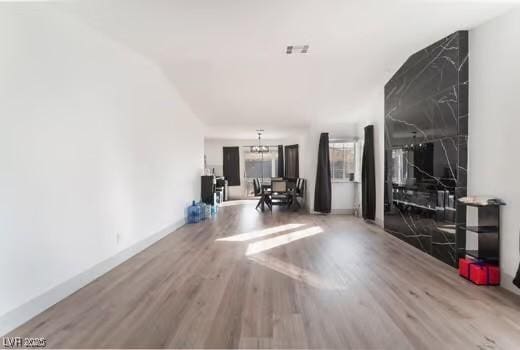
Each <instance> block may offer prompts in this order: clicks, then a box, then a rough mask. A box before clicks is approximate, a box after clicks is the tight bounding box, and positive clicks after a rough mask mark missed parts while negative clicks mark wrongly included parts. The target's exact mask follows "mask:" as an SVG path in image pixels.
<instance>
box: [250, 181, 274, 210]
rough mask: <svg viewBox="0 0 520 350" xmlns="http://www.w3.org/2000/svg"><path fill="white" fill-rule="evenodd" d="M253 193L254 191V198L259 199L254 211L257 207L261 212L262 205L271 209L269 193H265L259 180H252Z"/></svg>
mask: <svg viewBox="0 0 520 350" xmlns="http://www.w3.org/2000/svg"><path fill="white" fill-rule="evenodd" d="M253 191H254V194H255V197H260V199H259V200H258V203H257V204H256V208H255V209H258V207H260V206H261V207H262V211H263V210H264V205H266V204H267V206H268V207H269V209H271V206H272V204H271V198H270V197H269V191H266V189H265V188H264V187H263V186H262V184H261V183H260V179H258V178H254V179H253Z"/></svg>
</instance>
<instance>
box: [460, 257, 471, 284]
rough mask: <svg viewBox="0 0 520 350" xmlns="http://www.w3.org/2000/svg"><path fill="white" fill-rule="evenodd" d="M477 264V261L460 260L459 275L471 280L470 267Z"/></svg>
mask: <svg viewBox="0 0 520 350" xmlns="http://www.w3.org/2000/svg"><path fill="white" fill-rule="evenodd" d="M471 264H475V261H473V260H470V259H464V258H460V259H459V275H461V276H462V277H464V278H466V279H468V280H469V267H470V266H471Z"/></svg>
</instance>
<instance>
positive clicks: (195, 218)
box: [188, 201, 200, 224]
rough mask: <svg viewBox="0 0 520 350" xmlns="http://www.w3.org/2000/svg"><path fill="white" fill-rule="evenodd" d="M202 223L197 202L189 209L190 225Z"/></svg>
mask: <svg viewBox="0 0 520 350" xmlns="http://www.w3.org/2000/svg"><path fill="white" fill-rule="evenodd" d="M199 221H200V207H199V206H198V205H197V204H195V201H193V203H192V204H191V205H190V206H189V207H188V224H196V223H198V222H199Z"/></svg>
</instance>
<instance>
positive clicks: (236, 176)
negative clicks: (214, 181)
mask: <svg viewBox="0 0 520 350" xmlns="http://www.w3.org/2000/svg"><path fill="white" fill-rule="evenodd" d="M222 154H223V156H224V159H223V169H222V170H223V173H224V177H225V178H226V180H228V186H240V150H239V148H238V147H223V149H222Z"/></svg>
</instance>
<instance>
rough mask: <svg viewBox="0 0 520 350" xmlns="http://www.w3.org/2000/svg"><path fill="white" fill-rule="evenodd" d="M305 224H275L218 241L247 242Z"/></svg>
mask: <svg viewBox="0 0 520 350" xmlns="http://www.w3.org/2000/svg"><path fill="white" fill-rule="evenodd" d="M302 226H304V224H287V225H280V226H274V227H269V228H266V229H263V230H257V231H251V232H246V233H240V234H238V235H234V236H229V237H224V238H218V239H216V241H223V242H245V241H250V240H252V239H256V238H261V237H265V236H269V235H272V234H275V233H279V232H283V231H288V230H293V229H295V228H298V227H302Z"/></svg>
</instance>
